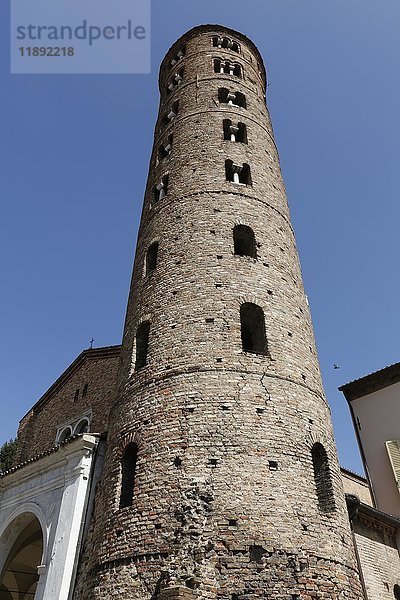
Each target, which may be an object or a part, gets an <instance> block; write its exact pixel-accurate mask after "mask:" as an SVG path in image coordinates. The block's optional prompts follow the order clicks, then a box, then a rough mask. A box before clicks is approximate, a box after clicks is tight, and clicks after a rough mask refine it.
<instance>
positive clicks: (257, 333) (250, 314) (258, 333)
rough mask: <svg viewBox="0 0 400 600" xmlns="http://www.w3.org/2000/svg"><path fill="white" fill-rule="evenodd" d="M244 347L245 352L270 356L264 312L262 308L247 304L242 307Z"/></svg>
mask: <svg viewBox="0 0 400 600" xmlns="http://www.w3.org/2000/svg"><path fill="white" fill-rule="evenodd" d="M240 328H241V335H242V347H243V350H244V351H245V352H253V353H254V354H268V342H267V336H266V333H265V318H264V311H263V309H262V308H261V306H257V304H253V303H252V302H245V303H244V304H242V305H241V307H240Z"/></svg>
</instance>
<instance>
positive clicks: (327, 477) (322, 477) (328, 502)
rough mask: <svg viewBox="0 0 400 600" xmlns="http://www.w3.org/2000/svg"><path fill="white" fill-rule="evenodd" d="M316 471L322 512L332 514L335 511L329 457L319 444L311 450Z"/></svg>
mask: <svg viewBox="0 0 400 600" xmlns="http://www.w3.org/2000/svg"><path fill="white" fill-rule="evenodd" d="M311 457H312V464H313V469H314V482H315V489H316V492H317V498H318V507H319V509H320V511H321V512H331V511H333V510H334V509H335V498H334V494H333V487H332V478H331V472H330V469H329V461H328V455H327V453H326V450H325V448H324V447H323V445H322V444H320V443H319V442H317V443H316V444H314V446H313V447H312V449H311Z"/></svg>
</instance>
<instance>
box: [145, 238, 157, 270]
mask: <svg viewBox="0 0 400 600" xmlns="http://www.w3.org/2000/svg"><path fill="white" fill-rule="evenodd" d="M157 255H158V242H153V243H152V244H151V246H149V249H148V250H147V254H146V275H150V273H152V272H153V271H154V270H155V268H156V266H157Z"/></svg>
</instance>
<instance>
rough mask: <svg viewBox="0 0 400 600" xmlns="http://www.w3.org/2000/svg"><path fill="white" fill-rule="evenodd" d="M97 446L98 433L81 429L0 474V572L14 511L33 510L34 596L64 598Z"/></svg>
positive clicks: (38, 598) (15, 516)
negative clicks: (39, 543) (40, 543)
mask: <svg viewBox="0 0 400 600" xmlns="http://www.w3.org/2000/svg"><path fill="white" fill-rule="evenodd" d="M97 445H98V438H96V437H94V436H91V435H89V434H85V435H83V436H82V437H79V438H77V439H73V440H71V441H69V442H68V443H66V444H63V445H62V446H60V447H59V448H58V450H56V451H52V452H50V453H49V454H47V455H45V456H42V457H41V458H40V459H38V460H35V461H33V462H31V463H27V464H25V465H24V466H23V467H21V468H19V469H17V470H16V471H14V472H11V473H9V474H7V475H6V476H3V477H2V478H0V574H1V572H2V570H3V566H4V564H5V562H6V560H7V556H8V553H9V551H10V548H11V546H12V543H13V537H15V536H14V534H15V533H16V534H17V533H18V532H17V531H13V530H15V529H16V528H17V524H18V517H19V515H23V514H24V513H32V514H34V515H35V516H36V517H37V518H38V520H39V522H40V524H41V527H42V532H43V540H44V551H43V557H42V564H41V565H38V573H39V575H40V578H39V583H38V586H37V590H36V594H35V600H68V598H69V597H70V590H71V585H72V580H73V575H74V569H75V567H76V561H77V560H78V554H79V544H80V540H81V537H82V533H83V527H84V520H85V513H86V508H87V503H88V499H89V494H90V483H91V478H92V477H91V476H92V468H93V464H94V457H95V454H96V448H97ZM16 519H17V520H16Z"/></svg>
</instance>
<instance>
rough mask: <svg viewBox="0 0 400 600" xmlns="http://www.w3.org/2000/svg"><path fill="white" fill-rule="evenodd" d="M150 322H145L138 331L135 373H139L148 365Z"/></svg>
mask: <svg viewBox="0 0 400 600" xmlns="http://www.w3.org/2000/svg"><path fill="white" fill-rule="evenodd" d="M149 335H150V322H149V321H143V323H140V325H139V327H138V328H137V330H136V362H135V371H138V370H139V369H141V368H142V367H145V366H146V364H147V354H148V349H149Z"/></svg>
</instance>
